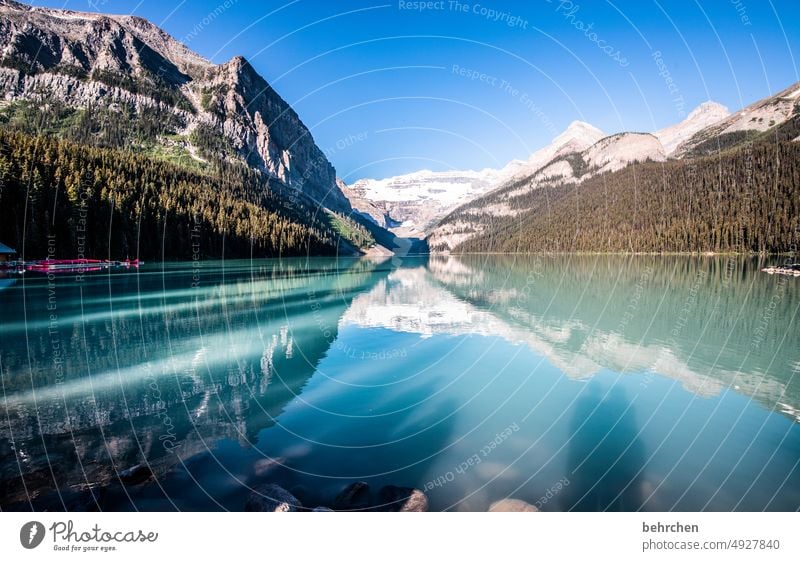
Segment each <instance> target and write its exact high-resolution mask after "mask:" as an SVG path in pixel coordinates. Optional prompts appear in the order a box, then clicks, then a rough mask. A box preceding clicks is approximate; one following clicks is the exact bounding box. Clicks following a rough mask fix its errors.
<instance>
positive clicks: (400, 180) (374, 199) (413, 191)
mask: <svg viewBox="0 0 800 561" xmlns="http://www.w3.org/2000/svg"><path fill="white" fill-rule="evenodd" d="M603 136H604V134H603V133H602V131H600V130H599V129H597V128H595V127H593V126H592V125H590V124H588V123H582V122H580V121H575V122H573V123H572V124H570V126H569V127H568V128H567V130H565V131H564V132H563V133H561V134H560V135H559V136H557V137H556V138H555V139H553V142H551V143H550V144H549V145H547V146H545V147H544V148H542V149H540V150H538V151H536V152H534V153H533V154H532V155H531V156H530V158H529V159H528V160H513V161H511V162H510V163H509V164H508V165H506V166H505V167H503V168H501V169H491V168H487V169H484V170H480V171H473V170H466V171H445V172H434V171H430V170H422V171H417V172H414V173H410V174H406V175H400V176H396V177H390V178H387V179H379V180H376V179H361V180H359V181H356V182H355V183H354V184H353V185H351V186H349V187H347V188H346V189H343V191H344V192H345V195H346V196H347V198H348V199H349V200H350V203H351V204H352V206H353V208H355V209H357V210H359V211H361V212H363V213H365V214H367V215H369V216H371V217H372V218H373V219H374V220H375V221H376V222H377V223H379V224H380V225H382V226H384V227H386V228H389V229H390V230H391V231H392V232H394V233H396V234H397V235H398V236H402V237H420V238H424V237H425V236H426V235H427V234H428V233H429V232H430V231H431V229H432V228H433V227H434V226H435V225H436V224H437V222H438V221H439V220H441V218H443V217H444V216H446V215H447V214H448V213H450V212H451V211H453V210H454V209H456V208H458V207H459V206H461V205H463V204H466V203H469V202H470V201H473V200H475V199H476V198H478V197H480V196H482V195H484V194H486V193H488V192H489V191H491V190H492V189H495V188H496V187H497V186H499V185H502V184H503V183H507V182H509V181H511V180H513V179H514V178H518V177H524V176H526V175H528V174H530V173H533V172H534V171H536V170H538V169H539V168H540V167H542V165H544V164H546V163H547V162H549V161H550V160H552V159H553V158H556V157H558V156H561V155H564V154H569V153H572V152H577V151H580V150H583V149H585V148H588V147H589V146H591V145H592V144H593V143H595V142H596V141H597V140H599V139H601V138H603Z"/></svg>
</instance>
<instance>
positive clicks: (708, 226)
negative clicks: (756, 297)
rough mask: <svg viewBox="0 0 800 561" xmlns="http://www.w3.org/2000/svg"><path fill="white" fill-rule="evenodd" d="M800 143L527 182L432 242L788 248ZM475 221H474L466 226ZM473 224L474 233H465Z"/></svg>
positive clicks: (526, 249)
mask: <svg viewBox="0 0 800 561" xmlns="http://www.w3.org/2000/svg"><path fill="white" fill-rule="evenodd" d="M798 162H800V144H798V143H796V142H778V143H775V142H766V141H763V142H757V143H753V144H752V145H748V146H745V147H737V148H735V149H732V150H729V151H726V152H724V153H722V154H719V155H715V156H703V157H698V158H694V159H692V160H691V161H686V160H669V161H666V162H654V161H645V162H637V163H634V164H631V165H628V166H626V167H624V168H622V169H620V170H619V171H614V172H609V173H604V174H599V175H595V176H594V177H590V178H589V179H587V180H584V181H582V182H580V183H578V184H569V183H561V184H556V185H551V186H545V187H540V188H536V189H531V190H529V191H527V192H526V193H524V194H521V195H519V196H517V197H516V199H515V200H513V201H508V202H506V204H507V205H509V206H510V207H511V208H513V209H515V210H516V212H515V214H514V215H513V216H507V217H497V216H492V215H487V214H485V213H484V214H482V213H481V211H480V209H481V208H482V207H484V206H486V205H487V204H488V203H487V201H482V200H479V201H474V202H473V203H472V206H471V207H470V208H467V209H463V208H462V209H459V210H457V211H454V213H452V214H451V215H450V216H449V217H448V219H447V220H446V225H447V226H448V227H450V228H454V227H456V226H459V227H460V228H461V230H460V231H459V230H454V231H453V232H454V233H455V234H459V236H453V239H452V240H450V245H448V246H445V245H444V243H443V242H447V241H448V240H447V239H446V238H444V236H439V235H437V236H432V237H431V239H429V244H430V246H431V249H432V250H438V251H443V250H447V249H450V250H451V251H454V252H457V253H461V252H467V253H470V252H478V253H483V252H500V253H517V252H519V253H540V252H545V253H547V252H554V253H572V252H579V253H583V252H602V253H620V252H624V253H706V252H711V253H730V252H735V253H761V254H767V253H788V252H791V251H794V248H796V247H797V244H798V242H800V235H798V233H800V215H799V214H798V212H797V209H800V166H798V165H797V164H798ZM467 228H469V230H467ZM466 233H469V235H465V234H466Z"/></svg>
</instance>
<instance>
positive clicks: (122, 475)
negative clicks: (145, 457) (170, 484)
mask: <svg viewBox="0 0 800 561" xmlns="http://www.w3.org/2000/svg"><path fill="white" fill-rule="evenodd" d="M152 476H153V470H151V469H150V466H148V465H145V464H137V465H135V466H133V467H130V468H128V469H126V470H124V471H121V472H119V480H120V481H122V483H124V484H125V485H138V484H139V483H144V482H145V481H147V480H148V479H150V478H151V477H152Z"/></svg>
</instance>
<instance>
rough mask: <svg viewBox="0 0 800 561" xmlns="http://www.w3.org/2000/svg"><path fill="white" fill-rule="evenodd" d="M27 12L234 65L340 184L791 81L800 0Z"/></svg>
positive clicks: (467, 164) (748, 96) (515, 148)
mask: <svg viewBox="0 0 800 561" xmlns="http://www.w3.org/2000/svg"><path fill="white" fill-rule="evenodd" d="M32 3H33V4H35V5H40V6H50V7H65V8H69V9H75V10H89V11H101V12H109V13H135V14H137V15H140V16H142V17H145V18H147V19H149V20H151V21H153V22H155V23H157V24H159V25H160V26H161V27H163V28H164V29H165V30H166V31H168V32H169V33H171V34H172V35H174V36H175V37H177V38H179V39H185V42H187V44H188V45H189V46H190V47H191V48H192V49H193V50H195V51H197V52H198V53H200V54H201V55H203V56H205V57H207V58H210V59H211V60H213V61H214V62H218V63H219V62H224V61H226V60H228V59H229V58H231V57H232V56H234V55H237V54H241V55H244V56H245V57H247V58H248V59H249V60H250V61H251V63H252V64H253V66H254V67H255V68H256V69H257V70H258V71H259V72H260V73H261V74H262V75H263V76H264V77H265V78H266V79H267V80H268V81H269V82H270V83H271V84H272V85H273V87H274V88H275V89H276V90H277V91H278V92H279V93H280V94H281V95H282V96H283V97H284V98H285V99H286V100H287V101H288V102H290V103H291V104H292V105H293V106H294V107H295V109H296V110H297V112H298V113H299V114H300V116H301V118H302V119H303V121H304V122H305V123H306V125H308V126H309V128H310V129H311V130H312V133H313V135H314V138H315V140H316V141H317V144H318V145H319V146H320V147H321V148H322V149H323V150H326V152H327V153H328V154H329V156H330V159H331V161H332V162H333V164H334V165H335V166H336V168H337V171H338V173H339V175H340V176H342V177H343V178H345V180H346V181H348V182H352V181H354V180H356V179H359V178H361V177H375V178H380V177H386V176H390V175H395V174H401V173H407V172H410V171H414V170H417V169H422V168H427V169H434V170H447V169H480V168H483V167H500V166H502V165H504V164H505V163H507V162H508V161H509V160H511V159H513V158H527V156H528V155H529V154H530V153H531V152H533V151H534V150H536V149H537V148H539V147H541V146H543V145H545V144H547V143H548V142H549V141H550V140H551V139H552V138H553V137H554V136H555V135H556V134H558V133H559V132H561V131H562V130H563V129H564V128H566V127H567V126H568V125H569V123H570V122H571V121H573V120H584V121H587V122H590V123H592V124H594V125H595V126H597V127H599V128H601V129H602V130H603V131H605V132H607V133H613V132H618V131H621V130H636V131H652V130H655V129H658V128H661V127H664V126H667V125H670V124H673V123H675V122H678V121H680V120H682V119H683V118H684V117H685V116H686V114H688V113H689V112H690V111H691V110H692V109H693V108H694V107H696V106H697V105H698V104H700V103H702V102H703V101H706V100H709V99H711V100H714V101H718V102H720V103H723V104H724V105H726V106H728V107H729V108H730V109H731V110H736V109H739V108H741V107H742V106H744V105H747V104H749V103H751V102H753V101H755V100H757V99H760V98H762V97H766V96H768V95H771V94H774V93H777V92H778V91H780V90H781V89H784V88H785V87H787V86H789V85H790V84H792V83H794V82H796V81H798V80H800V77H798V65H800V52H798V46H800V10H798V9H797V0H742V1H739V0H715V1H713V2H707V1H702V0H698V1H695V0H669V1H667V0H658V1H656V0H634V1H629V0H613V1H606V0H592V1H590V0H583V1H573V2H569V1H560V0H529V1H497V0H482V1H481V2H455V1H452V2H451V1H450V0H442V1H439V2H421V3H415V2H411V1H408V2H400V1H399V0H394V1H387V2H382V1H381V0H375V1H368V0H339V1H335V2H334V1H329V0H227V3H226V0H200V1H198V0H189V1H186V0H158V1H154V0H88V1H87V0H66V1H65V0H40V1H36V2H32ZM419 4H422V6H419ZM423 8H424V9H423ZM668 79H669V80H671V81H668Z"/></svg>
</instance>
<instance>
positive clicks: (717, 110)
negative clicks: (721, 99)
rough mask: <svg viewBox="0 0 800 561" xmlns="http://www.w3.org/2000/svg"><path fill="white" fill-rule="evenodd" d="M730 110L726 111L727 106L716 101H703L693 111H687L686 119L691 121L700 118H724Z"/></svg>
mask: <svg viewBox="0 0 800 561" xmlns="http://www.w3.org/2000/svg"><path fill="white" fill-rule="evenodd" d="M730 114H731V112H730V111H728V108H727V107H725V106H724V105H722V104H721V103H717V102H716V101H704V102H703V103H701V104H700V105H698V106H697V107H696V108H695V109H694V111H692V112H691V113H689V116H688V117H686V121H693V120H696V119H700V118H708V117H711V118H715V119H720V120H721V119H724V118H725V117H727V116H728V115H730Z"/></svg>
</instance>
